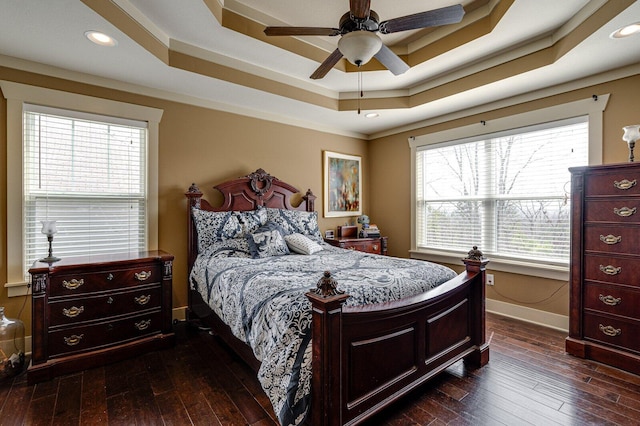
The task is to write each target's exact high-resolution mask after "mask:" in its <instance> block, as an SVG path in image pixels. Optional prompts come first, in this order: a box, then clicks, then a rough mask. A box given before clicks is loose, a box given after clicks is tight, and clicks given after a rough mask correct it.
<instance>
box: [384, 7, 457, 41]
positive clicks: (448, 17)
mask: <svg viewBox="0 0 640 426" xmlns="http://www.w3.org/2000/svg"><path fill="white" fill-rule="evenodd" d="M463 16H464V8H463V7H462V5H461V4H456V5H454V6H447V7H443V8H440V9H434V10H429V11H427V12H421V13H416V14H414V15H407V16H401V17H399V18H395V19H389V20H388V21H384V22H381V23H380V32H381V33H382V34H390V33H397V32H398V31H406V30H415V29H418V28H427V27H436V26H439V25H447V24H455V23H458V22H460V21H461V20H462V17H463Z"/></svg>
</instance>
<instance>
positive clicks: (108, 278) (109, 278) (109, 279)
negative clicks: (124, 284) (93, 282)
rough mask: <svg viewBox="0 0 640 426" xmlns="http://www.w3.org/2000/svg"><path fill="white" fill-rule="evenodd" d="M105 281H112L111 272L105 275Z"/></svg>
mask: <svg viewBox="0 0 640 426" xmlns="http://www.w3.org/2000/svg"><path fill="white" fill-rule="evenodd" d="M107 281H113V274H112V273H109V275H107Z"/></svg>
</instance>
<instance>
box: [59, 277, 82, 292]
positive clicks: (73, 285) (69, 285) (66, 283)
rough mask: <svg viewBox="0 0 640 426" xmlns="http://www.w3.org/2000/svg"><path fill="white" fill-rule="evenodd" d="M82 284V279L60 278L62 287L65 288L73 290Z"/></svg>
mask: <svg viewBox="0 0 640 426" xmlns="http://www.w3.org/2000/svg"><path fill="white" fill-rule="evenodd" d="M82 284H84V279H79V280H77V279H75V278H74V279H72V280H71V281H67V280H62V287H64V288H66V289H67V290H75V289H76V288H78V287H80V286H81V285H82Z"/></svg>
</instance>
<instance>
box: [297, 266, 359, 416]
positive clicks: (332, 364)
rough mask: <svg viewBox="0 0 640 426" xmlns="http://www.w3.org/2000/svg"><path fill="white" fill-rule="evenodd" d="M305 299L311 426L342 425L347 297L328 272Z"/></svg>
mask: <svg viewBox="0 0 640 426" xmlns="http://www.w3.org/2000/svg"><path fill="white" fill-rule="evenodd" d="M306 296H307V297H308V298H309V300H310V301H311V307H312V309H311V311H312V312H311V315H312V318H313V322H312V326H311V339H312V344H313V348H312V350H313V353H312V361H311V365H312V369H313V373H312V381H311V399H312V402H311V416H312V419H311V420H312V422H311V424H313V425H314V426H322V425H341V424H343V422H342V418H341V415H342V409H341V404H342V387H341V385H340V384H341V380H342V376H341V374H342V370H341V363H342V360H341V354H342V348H341V347H340V345H341V342H342V334H341V330H342V304H343V303H344V301H345V300H347V299H348V298H349V295H347V294H344V292H341V291H339V290H337V289H336V281H335V280H334V279H333V278H331V274H330V273H329V271H326V272H325V273H324V277H323V278H321V279H320V281H318V286H317V288H316V289H311V291H309V292H308V293H306Z"/></svg>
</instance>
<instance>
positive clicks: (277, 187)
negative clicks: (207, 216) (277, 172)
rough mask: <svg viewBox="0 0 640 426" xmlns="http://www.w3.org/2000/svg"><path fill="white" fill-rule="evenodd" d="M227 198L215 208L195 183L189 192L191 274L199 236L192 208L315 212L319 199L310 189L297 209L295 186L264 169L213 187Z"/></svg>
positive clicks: (189, 262)
mask: <svg viewBox="0 0 640 426" xmlns="http://www.w3.org/2000/svg"><path fill="white" fill-rule="evenodd" d="M214 188H215V189H217V190H218V191H220V192H221V193H222V195H223V197H224V200H223V202H222V205H221V206H219V207H214V206H212V205H211V204H209V202H208V201H207V200H205V199H203V198H202V195H203V194H202V192H201V191H200V189H199V188H198V186H197V185H196V184H195V183H193V184H191V186H190V187H189V190H188V191H187V192H186V194H185V195H186V196H187V200H188V202H187V232H188V253H187V254H188V267H189V268H188V271H191V268H192V266H193V262H195V260H196V256H197V255H198V237H197V235H196V229H195V225H194V223H193V216H192V215H191V209H192V208H193V207H195V208H198V209H201V210H208V211H216V212H220V211H231V210H234V211H247V210H255V209H256V208H258V207H271V208H276V209H286V210H303V211H308V212H312V211H315V200H316V196H315V195H313V192H311V190H310V189H309V190H307V192H306V194H305V195H303V196H302V197H301V198H302V202H300V204H299V205H297V206H294V205H292V204H291V199H292V197H294V196H295V195H296V194H299V193H300V191H298V190H297V189H296V188H295V187H293V186H292V185H289V184H288V183H286V182H283V181H281V180H280V179H278V178H276V177H275V176H271V175H270V174H269V173H267V172H265V171H264V170H263V169H258V170H256V171H255V172H253V173H250V174H248V175H247V176H243V177H240V178H237V179H233V180H229V181H227V182H224V183H221V184H219V185H216V186H214Z"/></svg>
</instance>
